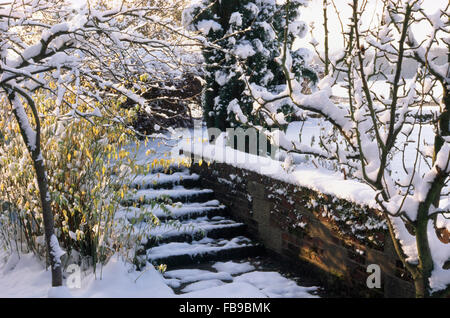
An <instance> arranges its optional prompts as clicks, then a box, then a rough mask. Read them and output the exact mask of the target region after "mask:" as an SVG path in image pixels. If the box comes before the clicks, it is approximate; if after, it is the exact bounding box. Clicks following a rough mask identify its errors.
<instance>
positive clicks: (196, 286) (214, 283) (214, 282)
mask: <svg viewBox="0 0 450 318" xmlns="http://www.w3.org/2000/svg"><path fill="white" fill-rule="evenodd" d="M223 284H225V283H224V282H222V281H221V280H219V279H209V280H202V281H199V282H195V283H192V284H190V285H188V286H186V287H185V288H183V289H182V290H181V291H182V292H184V293H189V292H194V291H199V290H202V289H206V288H212V287H218V286H222V285H223Z"/></svg>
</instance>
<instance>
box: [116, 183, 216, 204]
mask: <svg viewBox="0 0 450 318" xmlns="http://www.w3.org/2000/svg"><path fill="white" fill-rule="evenodd" d="M213 199H214V191H213V190H211V189H197V188H194V189H186V188H184V187H182V186H176V187H174V188H172V189H143V190H137V191H136V192H135V193H133V194H130V195H128V197H127V198H126V199H125V200H123V201H122V202H121V204H122V205H124V206H132V205H136V206H141V205H142V204H146V203H150V202H152V201H153V202H169V203H174V202H181V203H192V202H207V201H210V200H213Z"/></svg>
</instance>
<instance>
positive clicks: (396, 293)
mask: <svg viewBox="0 0 450 318" xmlns="http://www.w3.org/2000/svg"><path fill="white" fill-rule="evenodd" d="M191 170H192V172H195V173H197V174H199V175H201V182H202V186H203V187H206V188H211V189H214V191H215V194H216V198H217V199H218V200H220V201H221V202H222V203H224V204H225V205H227V206H228V207H229V211H230V214H231V216H232V217H233V218H234V219H236V220H237V221H240V222H243V223H245V224H247V226H248V229H249V234H250V235H251V236H253V238H255V239H257V240H259V241H260V242H262V243H263V244H264V246H265V247H266V249H267V250H268V251H269V252H270V253H271V254H274V255H276V256H277V257H281V258H283V259H284V260H285V261H287V262H289V263H290V264H291V265H292V264H294V265H295V266H298V268H299V270H301V271H303V272H305V270H306V272H307V273H311V275H315V276H316V277H317V278H318V279H320V280H321V281H322V283H323V284H324V285H325V286H327V287H328V288H332V289H334V290H339V295H340V296H362V297H366V296H369V297H374V296H375V297H377V296H378V297H383V296H384V297H413V296H414V287H413V284H412V280H411V278H410V277H409V274H408V273H407V272H406V271H405V270H404V268H403V266H402V263H401V262H400V261H399V259H398V258H397V256H396V254H395V251H394V249H393V245H392V241H391V238H390V237H389V234H388V232H387V230H386V225H385V223H384V221H383V219H382V217H381V216H380V215H379V214H378V212H377V211H375V210H372V209H369V208H364V207H361V206H357V205H355V204H353V203H350V202H348V201H345V200H340V199H337V198H335V197H332V196H330V195H324V194H322V193H317V192H315V191H312V190H309V189H307V188H303V187H300V186H296V185H292V184H289V183H285V182H282V181H280V180H277V179H273V178H270V177H268V176H263V175H260V174H258V173H255V172H252V171H248V170H243V169H240V168H236V167H233V166H231V165H228V164H223V163H211V164H210V165H207V164H202V165H201V166H199V165H198V164H195V165H193V166H192V167H191ZM369 264H378V265H379V266H380V268H381V283H382V287H381V288H380V289H369V288H368V287H367V286H366V280H367V277H368V275H370V273H367V266H368V265H369ZM335 294H336V293H335Z"/></svg>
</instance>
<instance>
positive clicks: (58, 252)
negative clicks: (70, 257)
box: [50, 234, 66, 267]
mask: <svg viewBox="0 0 450 318" xmlns="http://www.w3.org/2000/svg"><path fill="white" fill-rule="evenodd" d="M50 254H52V256H53V259H54V262H55V265H54V266H55V267H58V266H61V256H63V255H64V254H66V252H64V251H63V250H62V249H61V247H60V246H59V243H58V239H57V238H56V235H55V234H53V235H52V236H51V238H50Z"/></svg>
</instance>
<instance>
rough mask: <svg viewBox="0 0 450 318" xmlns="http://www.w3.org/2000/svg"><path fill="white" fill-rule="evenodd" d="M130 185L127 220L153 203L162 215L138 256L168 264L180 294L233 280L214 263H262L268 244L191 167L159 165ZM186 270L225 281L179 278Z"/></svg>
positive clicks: (170, 280)
mask: <svg viewBox="0 0 450 318" xmlns="http://www.w3.org/2000/svg"><path fill="white" fill-rule="evenodd" d="M129 187H130V188H133V189H135V190H136V191H133V192H132V193H130V195H128V196H127V197H125V198H124V200H123V202H122V206H123V208H122V209H123V210H125V211H126V213H127V215H129V216H128V219H129V220H130V221H132V218H133V215H135V216H137V215H139V212H140V211H142V209H146V208H152V209H151V211H152V214H153V215H154V217H156V218H157V219H158V220H159V224H158V225H157V226H154V227H151V228H150V229H149V230H148V232H146V236H147V237H146V238H145V239H144V243H143V245H142V249H141V250H140V256H139V257H140V258H141V260H145V261H148V262H149V263H151V264H153V265H155V266H158V265H161V264H165V265H167V269H168V271H167V272H166V273H165V274H164V276H165V278H166V280H167V283H168V284H169V286H171V287H172V288H173V289H174V291H175V292H176V293H182V290H183V288H188V289H189V287H186V285H188V284H191V283H194V286H195V284H199V285H202V284H205V285H208V284H211V283H212V282H214V283H216V284H218V283H220V282H222V283H225V282H226V283H229V282H231V281H232V279H233V278H232V276H231V275H230V274H225V273H218V272H217V270H216V269H215V267H214V266H216V265H217V264H223V263H222V262H228V263H225V264H228V265H230V264H231V265H233V266H234V267H239V266H240V268H243V267H244V268H247V267H248V270H247V271H243V272H240V274H242V273H247V272H250V271H251V270H253V269H255V268H257V267H258V265H255V264H258V261H255V260H258V258H259V257H260V256H262V257H265V256H264V254H265V253H264V248H263V246H262V245H261V244H259V243H257V242H255V241H253V240H251V239H249V238H248V237H247V236H246V230H247V229H246V225H245V224H243V223H238V222H235V221H234V220H232V219H230V218H229V217H227V207H226V206H224V205H222V204H221V203H220V202H219V201H218V200H216V199H215V198H214V191H213V190H211V189H202V188H201V186H200V180H199V176H198V175H196V174H191V173H190V172H189V171H188V170H187V169H186V170H181V169H178V168H171V169H170V171H167V170H161V169H160V170H154V171H153V172H152V173H150V174H147V175H138V176H136V177H135V178H134V180H133V181H132V182H131V183H130V184H129ZM155 202H158V204H157V205H155ZM139 222H147V224H148V222H154V220H149V219H146V218H143V219H142V218H141V219H140V220H138V221H136V222H134V223H139ZM249 261H252V262H253V265H249V263H248V262H249ZM185 272H186V273H195V275H194V278H196V277H197V273H198V272H201V273H202V275H200V276H199V277H206V278H208V277H210V278H211V277H212V278H218V277H222V280H221V281H220V280H217V279H213V281H209V280H208V281H206V282H200V281H197V280H196V279H193V280H192V279H191V280H192V281H191V280H189V279H187V280H186V279H185V280H186V282H184V281H183V280H182V279H179V280H178V281H177V279H176V278H174V276H177V275H178V274H179V273H185ZM224 274H225V275H224ZM276 274H278V273H276ZM180 282H181V283H180ZM183 282H184V283H183ZM299 288H300V287H299ZM302 288H303V287H302Z"/></svg>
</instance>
